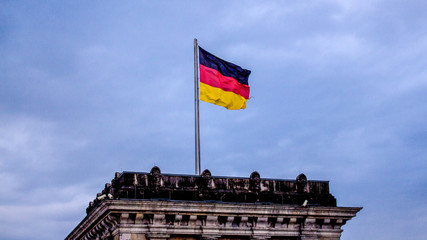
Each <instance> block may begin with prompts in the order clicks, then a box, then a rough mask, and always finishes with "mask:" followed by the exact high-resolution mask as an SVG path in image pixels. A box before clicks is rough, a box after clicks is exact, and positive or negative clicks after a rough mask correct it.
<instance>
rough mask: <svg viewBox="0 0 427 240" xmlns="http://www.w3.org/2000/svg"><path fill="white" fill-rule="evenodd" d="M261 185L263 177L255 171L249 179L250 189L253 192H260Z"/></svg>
mask: <svg viewBox="0 0 427 240" xmlns="http://www.w3.org/2000/svg"><path fill="white" fill-rule="evenodd" d="M260 183H261V176H260V175H259V173H258V172H257V171H254V172H252V173H251V176H250V177H249V189H250V190H252V191H259V190H260V189H261V187H260Z"/></svg>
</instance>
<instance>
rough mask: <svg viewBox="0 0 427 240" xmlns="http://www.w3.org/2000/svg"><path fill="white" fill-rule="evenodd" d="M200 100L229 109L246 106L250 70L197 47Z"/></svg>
mask: <svg viewBox="0 0 427 240" xmlns="http://www.w3.org/2000/svg"><path fill="white" fill-rule="evenodd" d="M199 71H200V100H202V101H205V102H208V103H213V104H216V105H219V106H223V107H225V108H227V109H229V110H238V109H245V108H246V100H247V99H249V85H248V78H249V74H250V73H251V71H249V70H246V69H243V68H241V67H239V66H237V65H235V64H233V63H230V62H227V61H224V60H222V59H221V58H218V57H216V56H214V55H212V54H211V53H209V52H207V51H206V50H204V49H203V48H201V47H199Z"/></svg>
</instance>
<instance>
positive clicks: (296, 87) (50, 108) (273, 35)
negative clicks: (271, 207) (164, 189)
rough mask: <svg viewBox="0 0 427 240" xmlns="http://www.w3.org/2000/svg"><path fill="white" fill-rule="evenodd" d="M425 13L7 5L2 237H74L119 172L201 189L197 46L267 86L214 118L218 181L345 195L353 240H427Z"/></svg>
mask: <svg viewBox="0 0 427 240" xmlns="http://www.w3.org/2000/svg"><path fill="white" fill-rule="evenodd" d="M425 7H426V6H425V3H424V2H422V1H411V2H405V3H404V4H403V3H399V2H398V1H389V2H383V1H357V2H356V1H340V0H336V1H334V0H332V1H320V2H316V1H311V2H297V3H295V2H283V1H272V2H268V3H264V2H263V3H259V2H257V1H248V2H246V3H245V5H242V4H241V2H237V1H236V2H235V1H231V2H230V1H220V2H215V3H202V2H195V1H194V2H188V3H170V2H168V3H148V2H137V1H135V2H128V3H126V4H123V3H112V2H110V3H105V2H97V1H92V2H89V3H88V2H83V1H73V2H70V3H62V2H58V3H55V2H44V3H40V2H14V1H4V2H3V3H2V6H1V7H0V55H1V56H2V57H1V58H0V79H1V81H0V181H1V182H2V183H3V186H4V187H2V188H1V189H0V222H1V223H2V224H0V230H1V231H0V232H1V233H0V238H1V239H7V240H10V239H28V238H31V239H57V238H59V239H61V238H64V237H65V236H66V235H67V234H68V233H69V232H70V231H71V230H72V229H73V227H74V226H76V225H77V224H78V223H79V222H80V221H81V219H83V217H84V216H85V207H86V206H87V204H88V202H89V201H91V200H92V199H93V198H94V197H95V195H96V193H97V192H98V191H100V190H101V189H102V187H103V185H104V183H105V182H109V181H110V180H111V178H113V176H114V172H116V171H123V170H131V171H149V170H150V169H151V167H153V166H154V165H158V166H159V167H160V168H161V169H162V172H171V173H183V174H191V173H193V166H194V163H193V159H194V152H193V148H194V133H193V131H194V130H193V127H194V126H193V124H194V119H193V114H194V113H193V111H194V109H193V101H194V100H193V98H194V97H193V45H192V44H193V38H195V37H197V38H198V39H199V44H200V45H201V46H203V47H204V48H205V49H208V50H209V51H211V52H213V53H215V54H216V55H218V56H221V57H222V58H224V59H227V60H229V61H232V62H235V63H237V64H239V65H241V66H243V67H245V68H248V69H251V70H252V75H251V77H250V85H251V96H252V98H251V99H250V100H249V102H248V107H247V109H245V110H244V111H228V110H225V109H223V108H220V107H218V106H214V105H211V104H207V103H204V102H202V103H201V104H200V107H201V109H200V114H201V143H202V149H201V150H202V168H208V169H210V170H211V172H212V174H213V175H232V176H249V175H250V173H251V172H252V171H255V170H256V171H258V172H260V174H261V176H262V177H274V178H276V177H277V178H287V179H288V178H291V179H292V178H295V177H296V176H297V175H298V174H299V173H301V172H304V173H305V174H306V175H307V176H308V178H309V179H321V180H330V187H331V191H332V194H334V195H335V196H336V197H337V199H338V204H339V205H340V206H363V207H364V209H363V210H362V211H361V212H360V214H359V215H358V216H357V217H356V218H355V219H353V220H351V221H350V222H349V223H348V224H347V225H345V226H344V233H343V239H422V238H423V237H424V236H425V235H426V234H427V232H426V230H425V229H424V228H423V227H422V226H425V225H426V224H427V222H426V218H425V217H424V216H425V214H426V211H427V208H426V207H425V206H424V205H425V199H426V193H425V191H423V190H424V189H425V188H426V185H427V183H426V178H425V175H426V170H425V169H427V168H426V167H427V166H426V163H425V161H424V160H425V159H426V153H425V151H424V149H425V147H426V139H427V134H426V127H425V121H424V119H426V117H427V111H426V110H425V109H426V108H425V107H424V105H423V103H425V102H426V100H427V94H426V91H427V82H426V80H425V79H426V77H427V72H426V70H425V66H426V65H427V60H426V58H425V57H424V53H425V52H426V50H427V31H426V30H425V27H424V26H425V25H426V23H427V19H426V15H425V14H424V12H425ZM22 216H27V217H26V218H23V217H22ZM34 219H37V221H34ZM24 227H25V228H24ZM11 229H12V230H11Z"/></svg>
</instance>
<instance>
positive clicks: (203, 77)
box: [199, 64, 249, 99]
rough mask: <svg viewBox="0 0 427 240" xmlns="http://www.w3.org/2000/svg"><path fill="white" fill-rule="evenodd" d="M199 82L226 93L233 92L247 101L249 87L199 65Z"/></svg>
mask: <svg viewBox="0 0 427 240" xmlns="http://www.w3.org/2000/svg"><path fill="white" fill-rule="evenodd" d="M199 70H200V82H202V83H204V84H208V85H210V86H212V87H216V88H220V89H222V90H224V91H227V92H233V93H236V94H239V95H240V96H242V97H244V98H246V99H249V86H248V85H246V84H241V83H239V82H238V81H237V80H236V79H234V78H232V77H227V76H223V75H222V74H221V73H220V72H218V71H217V70H214V69H211V68H208V67H205V66H203V65H202V64H199Z"/></svg>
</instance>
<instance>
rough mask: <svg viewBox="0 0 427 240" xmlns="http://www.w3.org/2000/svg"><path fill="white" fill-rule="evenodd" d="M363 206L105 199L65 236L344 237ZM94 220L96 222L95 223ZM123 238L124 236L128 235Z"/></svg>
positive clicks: (152, 237) (111, 237)
mask: <svg viewBox="0 0 427 240" xmlns="http://www.w3.org/2000/svg"><path fill="white" fill-rule="evenodd" d="M360 209H361V208H351V207H320V206H309V207H301V206H297V205H280V204H269V205H262V204H237V203H206V202H181V201H149V200H104V201H103V202H102V203H101V204H100V205H99V206H98V208H97V209H96V210H94V211H93V212H91V213H90V214H89V215H88V217H87V218H85V219H84V220H83V221H82V222H81V223H80V224H79V226H77V227H76V229H75V230H74V231H73V232H72V233H70V235H69V236H68V237H67V238H66V239H67V240H71V239H84V240H86V239H113V237H115V238H114V239H115V240H121V238H120V236H121V235H119V234H118V233H119V232H120V234H123V233H128V234H131V235H132V234H134V235H138V234H139V235H144V236H145V237H146V238H148V239H168V238H169V237H170V236H200V237H201V238H202V239H215V238H219V237H220V236H246V237H249V238H251V239H260V238H261V239H267V238H270V237H300V238H301V239H339V238H340V236H341V232H342V229H341V226H342V225H344V224H345V223H346V222H347V221H348V220H350V219H351V218H353V217H354V216H355V215H356V213H357V212H358V211H359V210H360ZM90 222H92V224H90ZM123 239H124V238H123Z"/></svg>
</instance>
